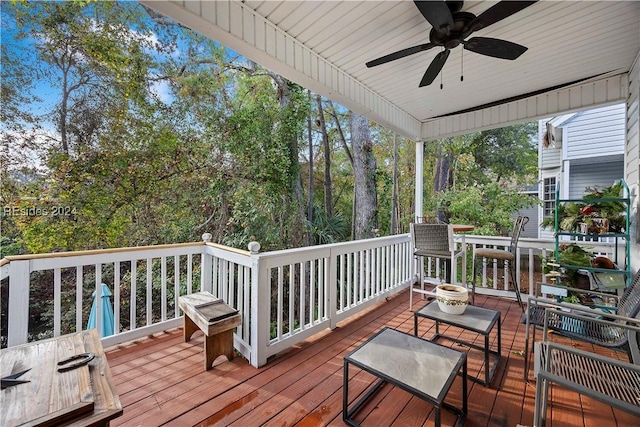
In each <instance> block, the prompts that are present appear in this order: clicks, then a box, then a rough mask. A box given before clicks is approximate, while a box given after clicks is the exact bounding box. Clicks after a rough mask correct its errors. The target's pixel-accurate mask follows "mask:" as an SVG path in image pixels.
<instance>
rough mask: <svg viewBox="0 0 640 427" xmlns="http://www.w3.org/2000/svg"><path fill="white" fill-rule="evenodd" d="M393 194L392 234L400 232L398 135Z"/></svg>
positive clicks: (395, 146) (395, 141)
mask: <svg viewBox="0 0 640 427" xmlns="http://www.w3.org/2000/svg"><path fill="white" fill-rule="evenodd" d="M392 185H393V187H392V194H391V230H390V233H391V234H396V233H397V232H398V230H397V227H398V221H397V219H398V212H397V211H398V134H397V133H394V135H393V183H392Z"/></svg>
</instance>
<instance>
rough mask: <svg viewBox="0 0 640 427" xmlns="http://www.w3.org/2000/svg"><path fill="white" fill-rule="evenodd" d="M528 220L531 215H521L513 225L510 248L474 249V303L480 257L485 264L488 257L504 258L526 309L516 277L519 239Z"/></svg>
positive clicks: (518, 298) (518, 296) (522, 307)
mask: <svg viewBox="0 0 640 427" xmlns="http://www.w3.org/2000/svg"><path fill="white" fill-rule="evenodd" d="M528 222H529V217H527V216H519V217H518V218H516V220H515V221H514V225H513V231H512V233H511V242H510V244H509V249H493V248H476V249H475V250H474V251H473V280H472V281H471V288H472V297H471V303H472V304H475V294H476V277H477V276H478V268H479V265H480V263H479V262H478V259H479V258H482V262H483V265H484V264H485V263H486V262H487V259H494V260H502V261H504V262H505V268H508V269H509V276H510V279H511V282H513V287H514V290H515V292H516V299H517V300H518V304H519V305H520V308H521V309H522V311H524V304H523V302H522V297H521V295H520V286H519V284H518V278H517V277H516V262H517V259H518V241H519V240H520V235H521V234H522V231H523V230H524V226H525V224H527V223H528ZM507 263H508V267H507Z"/></svg>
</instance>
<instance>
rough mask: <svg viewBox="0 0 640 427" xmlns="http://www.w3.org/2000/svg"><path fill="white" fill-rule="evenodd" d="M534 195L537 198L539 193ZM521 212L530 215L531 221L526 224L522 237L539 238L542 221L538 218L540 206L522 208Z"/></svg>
mask: <svg viewBox="0 0 640 427" xmlns="http://www.w3.org/2000/svg"><path fill="white" fill-rule="evenodd" d="M533 196H534V197H536V199H537V194H534V195H533ZM519 214H520V215H523V216H528V217H529V222H528V223H527V225H525V226H524V230H523V231H522V237H530V238H532V239H537V238H538V229H539V228H540V221H539V220H538V206H533V207H530V208H526V209H521V210H520V212H519Z"/></svg>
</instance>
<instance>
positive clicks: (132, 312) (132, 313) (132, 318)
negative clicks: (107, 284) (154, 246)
mask: <svg viewBox="0 0 640 427" xmlns="http://www.w3.org/2000/svg"><path fill="white" fill-rule="evenodd" d="M137 267H138V264H137V261H136V260H135V259H133V260H131V301H130V302H129V330H131V331H133V330H134V329H136V326H137V322H136V302H137V294H138V290H137V281H138V279H137V271H138V268H137Z"/></svg>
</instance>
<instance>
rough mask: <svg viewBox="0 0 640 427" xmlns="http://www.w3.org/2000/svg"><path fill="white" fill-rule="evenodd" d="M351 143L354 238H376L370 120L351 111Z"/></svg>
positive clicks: (373, 161) (375, 200) (374, 166)
mask: <svg viewBox="0 0 640 427" xmlns="http://www.w3.org/2000/svg"><path fill="white" fill-rule="evenodd" d="M350 125H351V145H352V149H353V166H354V167H353V175H354V186H355V198H356V199H355V202H354V205H355V236H354V237H355V239H356V240H357V239H366V238H370V237H375V235H376V228H377V223H376V221H377V216H378V200H377V194H376V161H375V158H374V156H373V144H372V142H371V137H370V135H369V120H368V119H367V118H366V117H363V116H360V115H358V114H355V113H353V112H352V113H351V118H350Z"/></svg>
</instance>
